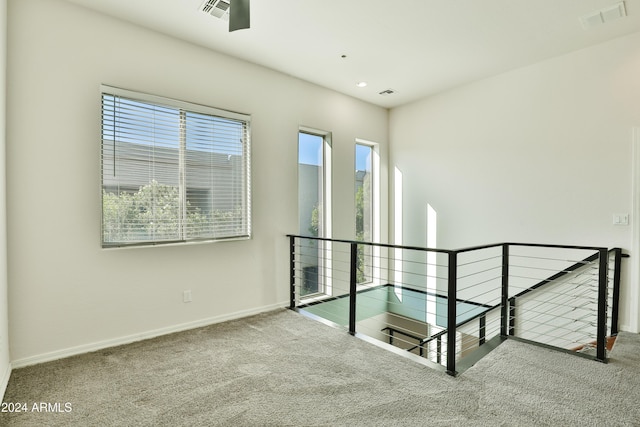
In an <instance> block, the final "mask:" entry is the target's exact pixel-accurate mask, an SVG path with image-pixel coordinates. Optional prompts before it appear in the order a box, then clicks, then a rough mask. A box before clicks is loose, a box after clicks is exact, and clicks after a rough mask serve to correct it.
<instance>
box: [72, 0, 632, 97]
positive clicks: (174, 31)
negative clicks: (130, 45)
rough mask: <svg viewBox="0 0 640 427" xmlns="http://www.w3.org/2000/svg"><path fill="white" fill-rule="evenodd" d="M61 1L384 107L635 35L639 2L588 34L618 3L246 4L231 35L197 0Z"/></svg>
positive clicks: (358, 0) (275, 0) (285, 0)
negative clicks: (596, 18) (590, 21)
mask: <svg viewBox="0 0 640 427" xmlns="http://www.w3.org/2000/svg"><path fill="white" fill-rule="evenodd" d="M67 1H69V2H72V3H76V4H79V5H82V6H84V7H87V8H90V9H94V10H97V11H100V12H102V13H105V14H108V15H111V16H114V17H117V18H120V19H123V20H126V21H130V22H132V23H135V24H137V25H140V26H143V27H147V28H150V29H153V30H156V31H159V32H162V33H165V34H168V35H171V36H174V37H177V38H179V39H183V40H186V41H189V42H192V43H195V44H198V45H201V46H205V47H208V48H211V49H213V50H215V51H219V52H223V53H226V54H228V55H231V56H235V57H238V58H241V59H244V60H247V61H250V62H253V63H256V64H260V65H263V66H265V67H269V68H272V69H274V70H278V71H281V72H283V73H285V74H289V75H292V76H295V77H298V78H300V79H303V80H307V81H309V82H313V83H316V84H318V85H321V86H325V87H327V88H331V89H334V90H336V91H338V92H342V93H345V94H348V95H351V96H354V97H356V98H360V99H362V100H365V101H368V102H371V103H374V104H377V105H380V106H384V107H395V106H398V105H402V104H405V103H408V102H411V101H414V100H416V99H419V98H422V97H425V96H428V95H431V94H434V93H437V92H440V91H443V90H446V89H449V88H452V87H455V86H459V85H462V84H465V83H468V82H471V81H474V80H478V79H482V78H484V77H488V76H491V75H495V74H499V73H501V72H504V71H507V70H511V69H514V68H518V67H522V66H525V65H528V64H532V63H535V62H538V61H541V60H544V59H546V58H550V57H553V56H557V55H560V54H563V53H567V52H570V51H573V50H578V49H582V48H585V47H587V46H590V45H594V44H597V43H601V42H604V41H607V40H610V39H613V38H616V37H620V36H623V35H626V34H630V33H633V32H636V31H640V0H626V1H625V7H626V11H627V15H628V16H627V17H625V18H621V19H618V20H615V21H612V22H609V23H606V24H602V25H599V26H596V27H593V28H591V29H589V30H585V29H583V27H582V24H581V22H580V19H579V18H580V17H581V16H584V15H586V14H589V13H592V12H594V11H597V10H599V9H602V8H605V7H608V6H612V5H615V4H616V3H618V2H619V0H253V1H252V2H251V28H250V29H248V30H240V31H235V32H233V33H229V32H228V23H227V22H225V21H222V20H220V19H217V18H214V17H212V16H210V15H207V14H205V13H204V12H201V11H200V10H199V8H200V5H201V4H202V3H203V0H67ZM342 55H346V58H342V57H341V56H342ZM359 81H366V82H367V83H368V86H366V87H364V88H358V87H356V83H357V82H359ZM386 89H393V90H395V91H396V93H395V94H393V95H388V96H382V95H379V92H380V91H383V90H386Z"/></svg>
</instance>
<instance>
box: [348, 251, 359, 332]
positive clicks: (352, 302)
mask: <svg viewBox="0 0 640 427" xmlns="http://www.w3.org/2000/svg"><path fill="white" fill-rule="evenodd" d="M357 264H358V244H357V243H351V262H350V267H349V268H350V270H349V271H350V280H349V333H350V334H351V335H355V334H356V288H357V284H358V283H357V274H356V273H357V268H358V265H357Z"/></svg>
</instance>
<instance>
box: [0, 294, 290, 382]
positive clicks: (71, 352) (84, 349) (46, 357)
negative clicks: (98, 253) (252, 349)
mask: <svg viewBox="0 0 640 427" xmlns="http://www.w3.org/2000/svg"><path fill="white" fill-rule="evenodd" d="M288 305H289V301H283V302H280V303H276V304H272V305H267V306H263V307H258V308H252V309H248V310H242V311H237V312H235V313H229V314H223V315H220V316H215V317H209V318H207V319H201V320H196V321H194V322H187V323H181V324H179V325H173V326H168V327H166V328H160V329H154V330H151V331H147V332H142V333H139V334H133V335H127V336H124V337H119V338H113V339H109V340H104V341H99V342H95V343H91V344H85V345H80V346H77V347H71V348H66V349H63V350H57V351H52V352H50V353H44V354H39V355H36V356H31V357H25V358H23V359H17V360H13V361H11V367H12V368H13V369H18V368H24V367H25V366H31V365H37V364H39V363H45V362H51V361H53V360H58V359H64V358H65V357H70V356H76V355H78V354H84V353H90V352H92V351H97V350H102V349H105V348H109V347H116V346H119V345H123V344H130V343H132V342H136V341H142V340H146V339H150V338H155V337H159V336H161V335H167V334H172V333H174V332H182V331H187V330H189V329H195V328H200V327H202V326H208V325H213V324H215V323H221V322H226V321H228V320H234V319H240V318H242V317H247V316H253V315H254V314H260V313H264V312H267V311H272V310H276V309H279V308H284V307H287V306H288ZM9 372H10V371H9ZM7 381H8V377H7Z"/></svg>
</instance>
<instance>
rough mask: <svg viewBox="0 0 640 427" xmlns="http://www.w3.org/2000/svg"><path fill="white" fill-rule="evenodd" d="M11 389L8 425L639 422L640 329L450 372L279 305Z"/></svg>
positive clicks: (49, 371)
mask: <svg viewBox="0 0 640 427" xmlns="http://www.w3.org/2000/svg"><path fill="white" fill-rule="evenodd" d="M4 402H5V403H9V402H12V403H19V402H20V403H25V404H26V406H27V409H28V410H27V411H26V412H22V413H0V425H2V426H29V427H32V426H33V427H35V426H83V427H84V426H396V425H397V426H407V425H416V426H640V336H639V335H636V334H629V333H621V334H620V335H619V337H618V339H617V340H616V343H615V345H614V348H613V350H612V352H611V354H610V363H608V364H603V363H599V362H595V361H592V360H587V359H584V358H579V357H576V356H572V355H568V354H565V353H560V352H555V351H552V350H548V349H544V348H540V347H536V346H532V345H528V344H525V343H521V342H516V341H514V340H507V341H506V342H504V343H503V344H501V345H500V346H499V347H498V348H497V349H495V350H494V351H493V352H491V353H490V354H489V355H488V356H486V357H485V358H484V359H482V360H481V361H480V362H478V363H477V364H476V365H475V366H473V367H471V368H470V369H468V370H467V371H466V372H465V373H464V374H462V375H460V376H459V377H457V378H452V377H450V376H448V375H446V374H445V373H443V372H439V371H436V370H433V369H430V368H428V367H425V366H423V365H421V364H419V363H416V362H414V361H412V360H409V359H406V358H403V357H400V356H398V355H395V354H393V353H391V352H388V351H385V350H384V349H381V348H379V347H376V346H374V345H371V344H369V343H367V342H365V341H362V340H360V339H357V338H354V337H352V336H350V335H349V334H347V333H346V332H344V331H342V330H338V329H335V328H331V327H329V326H326V325H324V324H321V323H318V322H315V321H313V320H311V319H308V318H306V317H304V316H302V315H300V314H298V313H294V312H291V311H288V310H277V311H274V312H270V313H265V314H261V315H257V316H252V317H248V318H245V319H240V320H234V321H231V322H226V323H221V324H217V325H212V326H208V327H204V328H199V329H195V330H191V331H187V332H181V333H177V334H172V335H167V336H163V337H160V338H156V339H152V340H147V341H142V342H138V343H133V344H129V345H126V346H121V347H116V348H111V349H106V350H102V351H97V352H94V353H89V354H85V355H81V356H76V357H71V358H67V359H64V360H59V361H55V362H50V363H46V364H41V365H37V366H32V367H27V368H22V369H17V370H14V372H13V374H12V376H11V378H10V381H9V385H8V388H7V391H6V394H5V397H4ZM40 402H44V403H45V406H39V405H40ZM34 404H35V407H36V408H44V407H47V408H48V409H51V410H53V412H39V411H37V410H33V408H34ZM47 404H49V405H48V406H47ZM69 410H70V411H69Z"/></svg>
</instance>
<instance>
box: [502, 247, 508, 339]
mask: <svg viewBox="0 0 640 427" xmlns="http://www.w3.org/2000/svg"><path fill="white" fill-rule="evenodd" d="M500 305H501V308H500V316H501V319H500V335H502V336H503V337H506V336H507V334H508V330H509V244H508V243H505V244H503V245H502V298H501V302H500Z"/></svg>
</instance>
